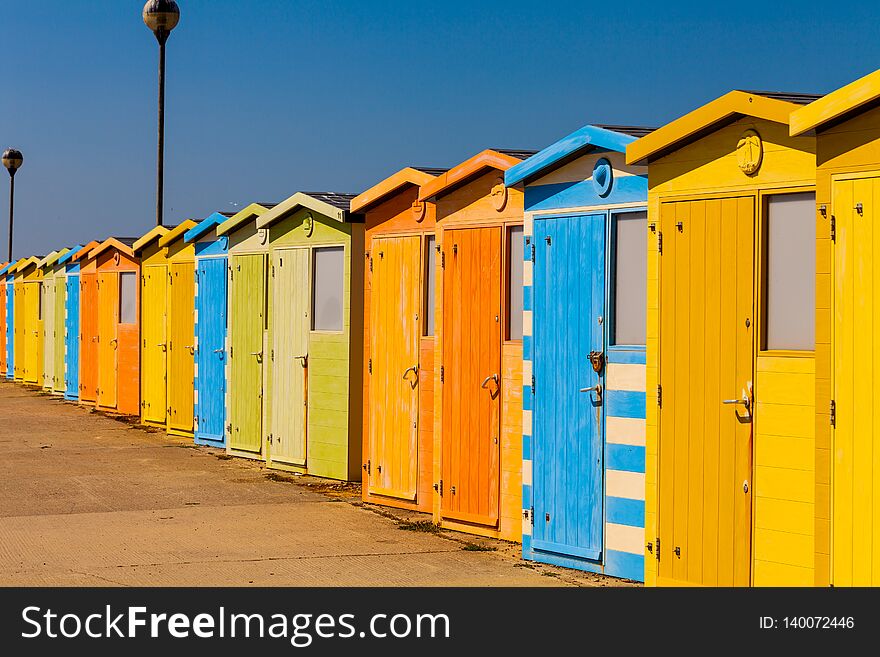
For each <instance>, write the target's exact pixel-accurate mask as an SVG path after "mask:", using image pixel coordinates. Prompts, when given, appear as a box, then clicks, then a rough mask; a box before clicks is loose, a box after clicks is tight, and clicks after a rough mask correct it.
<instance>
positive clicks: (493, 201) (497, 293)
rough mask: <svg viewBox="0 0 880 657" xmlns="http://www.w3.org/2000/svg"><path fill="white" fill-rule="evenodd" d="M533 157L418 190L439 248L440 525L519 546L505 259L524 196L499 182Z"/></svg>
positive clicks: (515, 352)
mask: <svg viewBox="0 0 880 657" xmlns="http://www.w3.org/2000/svg"><path fill="white" fill-rule="evenodd" d="M533 154H534V153H533V152H524V151H506V152H500V151H492V150H487V151H483V152H481V153H479V154H477V155H476V156H474V157H472V158H470V159H468V160H466V161H465V162H463V163H461V164H459V165H457V166H455V167H453V168H452V169H450V170H449V171H447V172H446V173H444V174H442V175H440V176H438V177H437V178H436V180H434V181H431V182H429V183H427V184H425V185H423V186H422V187H421V188H420V190H419V200H421V201H423V202H430V203H433V204H435V206H436V221H437V230H436V233H437V244H439V245H440V252H439V259H438V262H437V267H438V269H437V271H436V279H435V280H436V305H435V332H436V335H435V344H436V349H435V361H434V368H435V369H434V371H435V375H434V389H435V393H434V409H436V411H437V412H435V413H434V469H433V470H434V483H435V484H437V492H436V493H435V495H434V505H433V513H434V519H435V521H437V522H439V523H441V524H442V525H443V526H445V527H450V528H454V529H460V530H462V531H467V532H473V533H477V534H482V535H487V536H496V537H500V538H504V539H508V540H514V541H520V540H521V538H522V427H523V420H522V391H523V388H522V383H523V382H522V374H523V372H522V340H506V339H504V338H505V336H506V335H507V326H506V324H507V318H506V312H505V310H506V306H507V303H506V299H507V298H508V295H507V289H506V282H505V279H506V275H505V274H506V272H507V270H508V266H507V265H508V262H507V259H508V258H509V254H508V253H507V249H506V248H503V246H502V245H504V244H506V241H507V233H506V231H507V230H508V229H509V228H510V227H511V226H520V225H522V223H523V194H522V192H521V191H520V190H518V189H515V188H514V189H507V188H506V187H505V186H504V177H503V176H504V171H506V170H507V169H509V168H510V167H511V166H514V165H515V164H517V163H519V162H520V161H521V160H523V159H525V158H527V157H530V156H531V155H533ZM444 262H445V267H444ZM517 264H519V263H517ZM478 327H479V328H478ZM465 340H467V341H468V342H469V347H468V350H467V351H464V350H463V345H464V344H465ZM493 375H494V379H493V378H492V377H493ZM487 377H488V378H487ZM465 411H467V412H470V411H473V412H474V413H475V414H477V415H474V416H468V415H465ZM449 477H453V478H455V481H450V479H449ZM464 477H467V479H465V478H464ZM453 486H455V490H454V491H453V490H452V487H453Z"/></svg>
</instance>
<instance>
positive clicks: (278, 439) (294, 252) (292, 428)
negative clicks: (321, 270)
mask: <svg viewBox="0 0 880 657" xmlns="http://www.w3.org/2000/svg"><path fill="white" fill-rule="evenodd" d="M309 252H310V249H308V248H296V249H278V250H276V251H274V252H273V253H272V313H273V315H272V353H271V360H272V366H271V367H272V408H271V413H272V418H271V421H270V422H271V423H270V430H271V439H270V440H271V443H270V454H269V456H270V457H271V459H272V461H279V462H282V463H287V464H291V465H305V464H306V452H307V440H308V431H307V426H308V425H307V423H308V377H309V358H308V357H309V329H310V319H309V310H310V308H311V304H310V290H311V275H310V273H311V267H310V266H309Z"/></svg>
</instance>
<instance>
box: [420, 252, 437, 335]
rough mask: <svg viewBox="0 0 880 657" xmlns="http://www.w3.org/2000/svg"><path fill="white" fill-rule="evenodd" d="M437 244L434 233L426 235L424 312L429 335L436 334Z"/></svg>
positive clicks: (425, 331) (425, 333) (425, 328)
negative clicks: (435, 269) (435, 278)
mask: <svg viewBox="0 0 880 657" xmlns="http://www.w3.org/2000/svg"><path fill="white" fill-rule="evenodd" d="M436 244H437V240H436V238H435V237H434V236H433V235H426V236H425V271H424V273H423V276H424V277H425V285H424V292H425V294H424V297H425V308H424V313H423V315H424V317H425V327H424V331H423V335H427V336H432V335H434V294H435V293H434V287H435V285H436V281H435V280H434V276H435V271H434V268H435V265H436V264H437V249H436Z"/></svg>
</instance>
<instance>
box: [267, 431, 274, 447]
mask: <svg viewBox="0 0 880 657" xmlns="http://www.w3.org/2000/svg"><path fill="white" fill-rule="evenodd" d="M266 442H268V443H269V444H270V445H271V444H272V443H273V442H274V440H272V434H271V433H270V434H269V435H268V436H266Z"/></svg>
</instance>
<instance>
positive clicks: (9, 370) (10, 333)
mask: <svg viewBox="0 0 880 657" xmlns="http://www.w3.org/2000/svg"><path fill="white" fill-rule="evenodd" d="M15 264H16V263H14V262H10V263H8V264H7V265H5V266H4V267H3V271H2V274H0V276H2V278H0V285H2V286H3V290H4V292H5V293H6V297H5V304H4V306H3V312H4V314H5V317H6V327H5V333H6V343H5V344H6V354H5V356H6V360H5V367H4V368H3V369H2V370H0V376H5V377H6V378H7V379H10V380H12V379H13V378H15V282H14V277H13V273H12V272H13V268H14V267H15Z"/></svg>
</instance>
